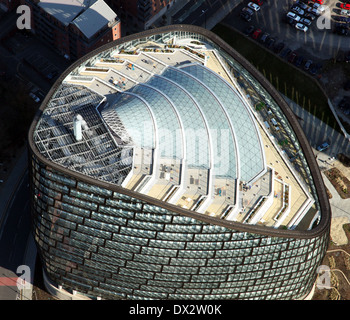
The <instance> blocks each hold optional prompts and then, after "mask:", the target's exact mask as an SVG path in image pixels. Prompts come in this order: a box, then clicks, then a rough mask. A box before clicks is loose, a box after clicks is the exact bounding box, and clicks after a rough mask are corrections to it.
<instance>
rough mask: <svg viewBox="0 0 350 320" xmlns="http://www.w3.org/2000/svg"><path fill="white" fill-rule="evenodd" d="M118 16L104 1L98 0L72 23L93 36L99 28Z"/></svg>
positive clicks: (87, 34)
mask: <svg viewBox="0 0 350 320" xmlns="http://www.w3.org/2000/svg"><path fill="white" fill-rule="evenodd" d="M116 18H117V15H116V14H115V12H114V11H113V10H112V9H111V8H110V7H109V6H108V5H107V4H106V3H105V2H104V1H103V0H97V1H96V2H95V3H94V4H92V5H91V6H90V7H89V8H88V9H86V10H85V11H84V12H83V13H82V14H80V15H78V16H77V17H76V18H75V19H74V20H73V21H72V23H73V24H75V25H76V26H77V28H78V29H79V30H80V31H81V32H82V33H83V34H84V35H85V36H86V37H87V38H91V37H92V36H93V35H94V34H95V33H96V32H97V31H98V30H100V29H102V28H103V27H104V26H106V25H107V24H108V23H109V22H111V21H114V20H115V19H116Z"/></svg>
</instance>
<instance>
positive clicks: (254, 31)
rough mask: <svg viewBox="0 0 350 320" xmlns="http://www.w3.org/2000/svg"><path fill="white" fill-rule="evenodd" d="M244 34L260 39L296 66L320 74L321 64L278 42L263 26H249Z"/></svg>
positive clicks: (263, 43) (316, 74)
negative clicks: (264, 30)
mask: <svg viewBox="0 0 350 320" xmlns="http://www.w3.org/2000/svg"><path fill="white" fill-rule="evenodd" d="M244 35H245V36H247V37H251V38H253V39H254V40H256V41H258V42H259V43H261V44H262V45H264V46H265V47H266V48H267V49H269V50H271V51H273V52H274V53H275V54H276V55H279V56H280V57H281V58H282V59H286V60H287V61H288V62H289V63H291V64H293V65H295V66H296V67H299V68H302V69H304V70H305V71H307V72H309V73H310V74H311V75H313V76H318V77H319V76H320V73H321V69H322V65H321V64H319V63H315V62H314V61H312V60H311V59H307V58H305V57H304V56H303V55H300V54H298V52H296V51H292V50H291V49H290V48H288V47H286V45H285V43H284V42H277V41H276V38H274V37H272V36H271V35H270V34H269V33H267V32H263V30H262V29H261V28H257V27H255V26H253V25H251V26H248V27H247V28H246V29H245V30H244Z"/></svg>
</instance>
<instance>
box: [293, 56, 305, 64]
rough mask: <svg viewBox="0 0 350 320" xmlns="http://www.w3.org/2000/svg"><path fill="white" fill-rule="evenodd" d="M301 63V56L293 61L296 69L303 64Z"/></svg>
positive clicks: (302, 58)
mask: <svg viewBox="0 0 350 320" xmlns="http://www.w3.org/2000/svg"><path fill="white" fill-rule="evenodd" d="M303 61H304V57H303V56H299V57H297V59H296V60H295V66H296V67H300V66H301V64H302V63H303Z"/></svg>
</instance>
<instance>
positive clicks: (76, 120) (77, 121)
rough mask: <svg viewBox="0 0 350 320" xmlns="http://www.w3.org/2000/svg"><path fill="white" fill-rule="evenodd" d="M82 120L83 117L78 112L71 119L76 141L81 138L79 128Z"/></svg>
mask: <svg viewBox="0 0 350 320" xmlns="http://www.w3.org/2000/svg"><path fill="white" fill-rule="evenodd" d="M82 122H83V117H82V116H81V115H80V114H77V115H76V116H75V117H74V120H73V130H74V137H75V140H77V141H81V140H82V138H83V134H82V129H81V127H82Z"/></svg>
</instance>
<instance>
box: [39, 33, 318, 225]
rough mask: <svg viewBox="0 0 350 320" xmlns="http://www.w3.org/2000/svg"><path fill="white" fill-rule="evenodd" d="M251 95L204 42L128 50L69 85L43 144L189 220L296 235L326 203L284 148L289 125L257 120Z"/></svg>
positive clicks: (107, 56) (58, 96)
mask: <svg viewBox="0 0 350 320" xmlns="http://www.w3.org/2000/svg"><path fill="white" fill-rule="evenodd" d="M243 87H244V86H242V83H241V79H240V77H239V75H238V76H237V77H236V76H235V74H234V73H232V72H230V71H229V68H228V65H227V64H226V63H225V61H224V59H223V57H222V56H221V55H220V54H219V52H218V51H217V50H215V49H214V48H212V47H211V46H210V45H209V44H206V43H203V42H200V41H198V40H194V39H192V38H186V37H185V38H183V39H175V38H173V39H170V40H169V41H167V42H165V43H162V42H152V41H145V42H143V43H142V44H137V45H133V46H130V47H128V48H126V47H125V48H116V49H115V50H110V51H108V52H106V53H103V54H100V55H99V56H96V57H95V58H94V59H90V60H89V62H88V63H84V64H82V65H81V66H80V67H79V68H78V69H76V70H75V71H74V72H71V73H70V74H69V75H68V76H67V77H66V78H65V80H64V81H63V82H62V84H61V85H60V87H59V89H58V90H57V91H56V93H55V94H54V96H53V97H52V98H51V99H50V101H49V103H48V105H47V107H46V108H45V109H44V110H43V115H42V117H41V118H40V120H39V122H38V125H37V129H36V131H35V134H34V141H35V143H36V145H37V147H38V149H39V151H40V152H41V153H42V154H43V155H44V156H45V157H46V158H48V159H49V160H51V161H54V162H56V163H58V164H60V165H62V166H64V167H66V168H69V169H71V170H74V171H78V172H80V173H83V174H86V175H88V176H91V177H94V178H96V179H99V180H102V181H106V182H109V183H113V184H116V185H118V186H122V187H124V188H126V189H129V190H133V191H136V192H139V193H142V194H145V195H148V196H151V197H154V198H156V199H158V200H162V201H165V202H168V203H171V204H174V205H177V206H179V207H181V208H184V209H188V210H191V211H196V212H198V213H202V214H206V215H210V216H214V217H217V218H221V219H227V220H232V221H238V222H242V223H250V224H262V225H266V226H271V227H275V228H278V227H279V226H281V225H285V226H287V227H288V228H294V227H295V225H296V224H298V222H299V221H300V220H301V219H302V217H304V216H305V214H306V213H307V212H309V210H316V209H315V208H314V202H315V200H314V199H313V197H312V196H311V193H310V191H309V188H308V186H307V184H306V183H305V181H303V179H302V177H301V176H300V173H299V172H298V171H297V170H296V165H295V163H292V162H291V161H289V157H287V156H286V148H284V149H283V148H281V144H280V143H279V142H280V141H281V136H280V135H281V134H282V135H283V134H286V132H285V130H284V127H283V123H282V122H279V121H278V114H277V113H274V112H273V111H271V109H269V108H267V107H266V108H264V109H265V110H266V114H263V113H259V114H257V113H256V110H257V109H258V108H257V105H258V104H257V101H260V100H259V99H260V97H258V94H259V93H258V92H256V91H253V90H255V89H254V88H252V87H251V88H247V91H246V92H243V89H242V88H243ZM247 92H248V93H249V94H247ZM259 103H262V102H259ZM77 114H79V115H81V117H82V119H83V123H82V124H80V125H81V129H82V139H81V140H79V141H78V140H77V137H76V136H75V135H74V125H75V123H74V117H75V116H76V115H77ZM272 119H274V120H273V121H271V120H272ZM276 119H277V121H278V123H277V125H274V123H275V121H276ZM267 125H268V126H267ZM284 139H285V137H284Z"/></svg>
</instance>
